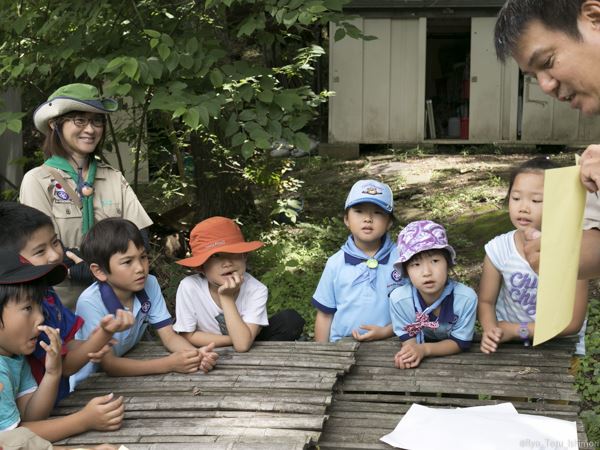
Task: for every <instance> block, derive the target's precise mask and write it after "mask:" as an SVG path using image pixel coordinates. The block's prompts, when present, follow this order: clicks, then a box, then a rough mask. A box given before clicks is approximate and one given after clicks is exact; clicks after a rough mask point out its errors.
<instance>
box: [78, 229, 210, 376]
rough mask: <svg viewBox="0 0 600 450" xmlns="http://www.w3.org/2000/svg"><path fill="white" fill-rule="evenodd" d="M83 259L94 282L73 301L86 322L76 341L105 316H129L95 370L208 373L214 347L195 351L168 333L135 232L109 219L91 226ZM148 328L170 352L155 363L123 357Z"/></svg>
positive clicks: (84, 372) (89, 368) (88, 370)
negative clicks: (122, 313) (119, 313)
mask: <svg viewBox="0 0 600 450" xmlns="http://www.w3.org/2000/svg"><path fill="white" fill-rule="evenodd" d="M81 251H82V254H83V259H84V260H85V261H86V262H87V263H88V264H90V270H91V271H92V274H93V275H94V277H95V278H96V279H97V281H96V282H94V283H93V284H92V285H91V286H90V287H88V288H87V289H86V290H85V291H83V293H82V294H81V296H80V297H79V300H78V301H77V310H76V312H77V314H79V315H80V316H81V317H83V319H84V320H85V324H84V325H83V327H82V328H81V329H80V330H79V331H78V332H77V337H78V338H81V339H85V338H87V337H88V336H89V335H90V334H91V333H92V332H93V331H94V328H95V327H96V326H97V324H98V323H99V322H100V320H102V317H104V316H105V315H106V314H116V312H117V311H118V310H120V309H124V310H126V311H130V312H131V313H132V314H133V317H134V322H133V325H132V327H131V328H130V329H128V330H125V331H122V332H119V333H115V335H114V338H115V340H116V344H114V345H113V347H112V351H111V352H108V353H107V354H106V355H104V356H103V357H102V360H101V361H100V364H99V365H100V366H101V367H102V369H103V370H104V371H105V372H106V373H107V374H108V375H110V376H138V375H152V374H160V373H168V372H179V373H192V372H197V371H198V370H202V371H204V372H208V371H209V370H211V369H212V368H213V366H214V365H215V363H216V360H217V358H218V355H217V354H216V353H214V352H213V351H212V348H213V347H214V344H212V343H211V344H209V345H208V346H206V347H203V348H200V349H197V348H196V347H194V346H193V345H191V344H190V343H189V342H188V341H187V340H185V339H184V338H183V337H181V336H179V335H178V334H177V333H175V332H174V331H173V326H172V325H171V322H172V320H171V315H170V314H169V312H168V310H167V305H166V304H165V299H164V298H163V295H162V292H161V289H160V286H159V284H158V281H157V280H156V277H154V276H153V275H149V274H148V270H149V262H148V254H147V253H146V249H145V247H144V240H143V238H142V234H141V233H140V230H139V229H138V228H137V226H136V225H135V224H134V223H133V222H130V221H129V220H126V219H121V218H114V217H113V218H108V219H104V220H101V221H100V222H98V223H96V224H95V225H94V226H93V227H92V228H91V229H90V231H89V232H88V233H87V234H86V236H85V237H84V239H83V243H82V244H81ZM148 323H149V324H151V325H152V326H153V327H154V329H155V330H156V332H157V334H158V337H159V338H160V340H161V342H162V343H163V345H164V346H165V347H166V348H167V350H169V351H170V352H172V353H171V354H170V355H169V356H166V357H162V358H156V359H132V358H126V357H123V355H124V354H125V353H127V352H128V351H129V350H131V349H132V348H133V347H134V346H135V345H136V344H137V343H138V342H139V341H140V339H141V338H142V336H143V334H144V332H145V331H146V328H147V327H148ZM97 369H98V364H95V363H88V364H87V365H86V366H85V367H83V369H81V370H80V371H79V372H78V373H76V374H75V375H74V376H73V377H71V384H72V385H73V387H74V386H76V385H77V383H79V382H81V381H82V380H84V379H85V378H87V377H88V376H89V375H90V374H92V373H94V372H96V370H97Z"/></svg>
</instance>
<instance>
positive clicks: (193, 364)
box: [169, 350, 201, 373]
mask: <svg viewBox="0 0 600 450" xmlns="http://www.w3.org/2000/svg"><path fill="white" fill-rule="evenodd" d="M169 358H170V359H171V370H170V371H171V372H178V373H194V372H198V369H199V368H200V363H201V356H200V351H199V350H180V351H178V352H175V353H171V355H170V356H169Z"/></svg>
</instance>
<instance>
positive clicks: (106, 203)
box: [94, 199, 123, 220]
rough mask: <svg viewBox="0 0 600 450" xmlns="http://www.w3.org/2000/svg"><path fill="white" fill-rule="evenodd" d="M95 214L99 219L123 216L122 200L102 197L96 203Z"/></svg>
mask: <svg viewBox="0 0 600 450" xmlns="http://www.w3.org/2000/svg"><path fill="white" fill-rule="evenodd" d="M94 209H95V214H94V215H95V216H96V219H97V220H102V219H107V218H109V217H122V216H123V207H122V205H121V202H118V201H116V200H110V199H100V200H99V201H98V202H97V203H96V202H95V204H94Z"/></svg>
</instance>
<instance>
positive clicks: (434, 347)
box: [421, 339, 460, 357]
mask: <svg viewBox="0 0 600 450" xmlns="http://www.w3.org/2000/svg"><path fill="white" fill-rule="evenodd" d="M421 345H423V346H424V348H425V356H427V357H430V356H446V355H454V354H455V353H460V347H459V346H458V344H457V343H456V342H454V341H453V340H452V339H444V340H443V341H440V342H427V343H425V344H421Z"/></svg>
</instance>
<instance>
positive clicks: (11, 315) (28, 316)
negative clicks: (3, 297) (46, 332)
mask: <svg viewBox="0 0 600 450" xmlns="http://www.w3.org/2000/svg"><path fill="white" fill-rule="evenodd" d="M43 323H44V314H43V313H42V307H41V306H40V305H39V304H38V303H36V302H33V301H32V300H31V299H30V298H25V299H22V300H20V301H17V300H16V299H14V300H13V299H11V300H9V301H8V302H7V303H6V304H5V305H4V311H3V312H2V324H0V355H4V356H12V355H29V354H31V353H33V351H34V350H35V344H36V342H37V339H38V336H39V335H40V331H39V330H38V326H40V325H42V324H43Z"/></svg>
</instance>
